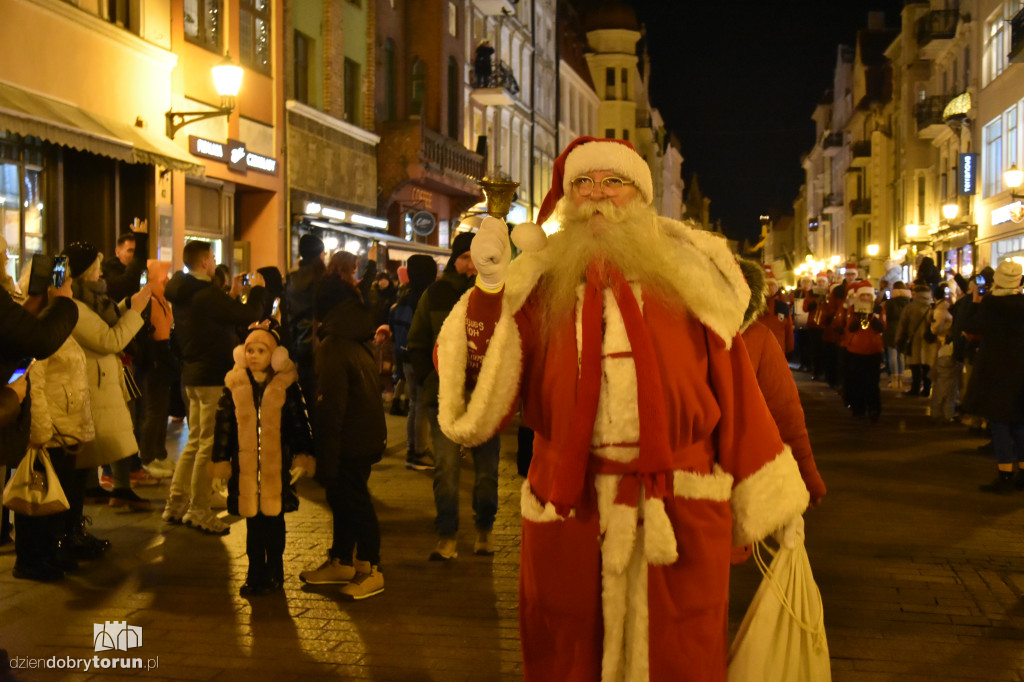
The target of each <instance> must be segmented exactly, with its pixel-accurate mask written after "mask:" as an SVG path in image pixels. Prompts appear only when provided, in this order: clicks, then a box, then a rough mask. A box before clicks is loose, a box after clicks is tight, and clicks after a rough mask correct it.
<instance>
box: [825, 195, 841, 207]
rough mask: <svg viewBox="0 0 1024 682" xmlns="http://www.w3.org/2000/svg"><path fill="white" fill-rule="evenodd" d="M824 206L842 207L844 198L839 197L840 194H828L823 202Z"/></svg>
mask: <svg viewBox="0 0 1024 682" xmlns="http://www.w3.org/2000/svg"><path fill="white" fill-rule="evenodd" d="M822 205H823V206H824V207H825V208H829V207H834V206H842V205H843V198H842V197H841V196H839V195H838V194H826V195H825V199H824V200H823V201H822Z"/></svg>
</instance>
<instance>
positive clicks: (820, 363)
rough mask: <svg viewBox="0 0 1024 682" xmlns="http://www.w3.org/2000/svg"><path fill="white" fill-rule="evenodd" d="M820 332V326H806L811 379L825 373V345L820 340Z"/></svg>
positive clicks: (818, 377)
mask: <svg viewBox="0 0 1024 682" xmlns="http://www.w3.org/2000/svg"><path fill="white" fill-rule="evenodd" d="M822 334H823V332H822V329H821V327H808V328H807V345H808V346H809V348H808V352H809V353H810V356H811V364H810V365H809V366H808V368H809V369H810V370H811V378H812V379H820V378H821V377H822V375H823V374H824V373H825V355H824V353H825V347H824V344H823V343H822V342H821V335H822Z"/></svg>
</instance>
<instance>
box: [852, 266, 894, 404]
mask: <svg viewBox="0 0 1024 682" xmlns="http://www.w3.org/2000/svg"><path fill="white" fill-rule="evenodd" d="M849 291H850V292H851V297H850V301H851V305H850V310H849V313H848V315H847V318H846V319H847V325H846V363H845V371H846V376H845V379H844V386H845V387H846V393H845V397H846V402H847V404H848V405H849V406H850V410H851V411H852V412H853V414H854V416H856V417H859V416H863V415H864V414H865V413H867V415H868V417H870V419H871V421H877V420H878V417H879V415H881V413H882V395H881V391H880V390H879V388H878V381H879V375H880V374H881V366H882V353H883V352H884V351H885V344H884V343H882V332H884V331H885V319H884V318H883V317H882V314H881V308H876V305H875V290H874V288H873V287H872V286H871V283H870V282H865V281H860V282H856V283H855V284H853V285H852V287H851V288H850V290H849Z"/></svg>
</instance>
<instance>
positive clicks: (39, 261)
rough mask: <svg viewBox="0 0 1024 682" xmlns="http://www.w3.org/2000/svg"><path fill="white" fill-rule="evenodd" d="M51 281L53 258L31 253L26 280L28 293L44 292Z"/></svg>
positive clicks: (30, 294) (37, 293)
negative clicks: (27, 278) (30, 265)
mask: <svg viewBox="0 0 1024 682" xmlns="http://www.w3.org/2000/svg"><path fill="white" fill-rule="evenodd" d="M52 281H53V259H52V258H50V257H49V256H47V255H45V254H42V253H35V254H32V270H31V272H30V274H29V280H28V295H29V296H38V295H39V294H45V293H46V289H47V287H49V286H50V283H51V282H52Z"/></svg>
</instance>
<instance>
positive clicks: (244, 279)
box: [242, 272, 249, 287]
mask: <svg viewBox="0 0 1024 682" xmlns="http://www.w3.org/2000/svg"><path fill="white" fill-rule="evenodd" d="M242 286H243V287H247V286H249V273H248V272H247V273H245V274H244V275H242Z"/></svg>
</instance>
